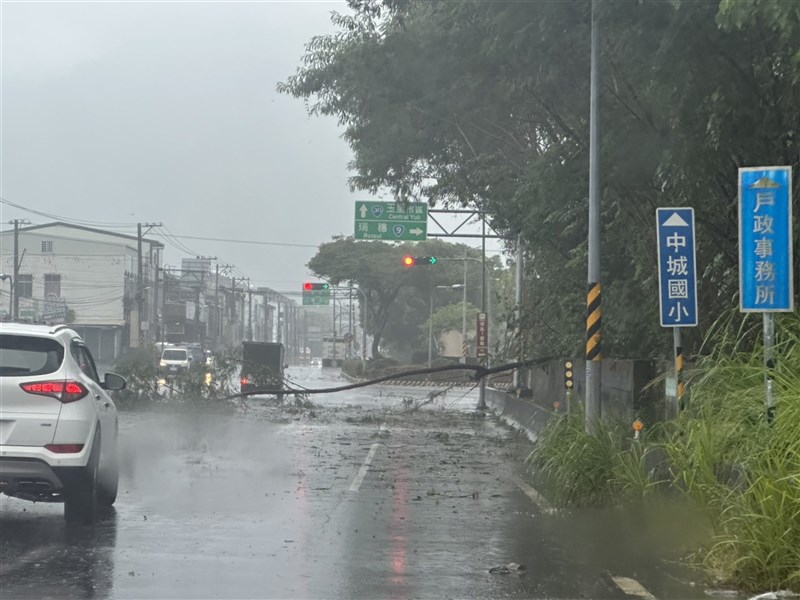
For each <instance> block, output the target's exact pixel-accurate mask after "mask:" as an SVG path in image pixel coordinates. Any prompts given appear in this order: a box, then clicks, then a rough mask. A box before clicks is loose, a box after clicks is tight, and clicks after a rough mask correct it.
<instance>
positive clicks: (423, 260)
mask: <svg viewBox="0 0 800 600" xmlns="http://www.w3.org/2000/svg"><path fill="white" fill-rule="evenodd" d="M438 262H439V259H438V258H436V257H435V256H404V257H403V265H404V266H406V267H414V266H417V265H419V266H421V267H423V266H428V265H435V264H436V263H438Z"/></svg>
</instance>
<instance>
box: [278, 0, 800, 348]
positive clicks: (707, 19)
mask: <svg viewBox="0 0 800 600" xmlns="http://www.w3.org/2000/svg"><path fill="white" fill-rule="evenodd" d="M349 7H350V14H347V15H340V14H334V23H335V24H336V25H337V27H338V31H337V32H336V33H334V34H331V35H325V36H318V37H315V38H313V39H312V40H311V41H310V42H309V44H308V46H307V50H306V55H305V57H304V59H303V64H302V65H301V66H300V68H299V69H298V71H297V73H296V74H295V75H293V76H291V77H289V78H288V79H287V81H286V82H284V83H282V84H280V86H279V88H280V89H281V90H283V91H285V92H287V93H289V94H292V95H294V96H296V97H298V98H303V99H304V100H306V101H307V102H308V107H309V110H310V112H311V113H312V114H320V115H331V116H334V117H335V118H337V119H338V121H339V122H340V124H341V125H342V126H343V127H344V138H345V139H346V140H347V141H348V143H349V144H350V146H351V148H352V150H353V160H352V163H351V168H352V172H353V174H352V178H351V185H352V186H353V187H354V188H356V189H361V190H367V191H372V192H376V191H378V190H382V189H389V190H391V192H392V193H393V194H394V196H395V197H396V198H397V199H398V200H401V201H406V200H411V199H413V200H424V201H428V202H430V203H431V204H433V205H449V204H454V205H469V206H480V207H483V208H484V209H485V210H486V211H487V213H488V215H489V217H490V219H491V223H492V226H493V227H494V228H495V229H496V230H498V231H500V232H502V233H504V234H507V235H508V236H509V238H514V237H516V235H517V234H521V236H522V237H523V239H524V241H525V244H526V248H527V255H528V258H529V259H531V260H529V264H530V265H531V266H530V267H529V268H528V269H527V273H526V275H527V277H526V280H527V281H528V284H527V289H526V298H527V300H526V304H525V310H524V314H525V318H526V325H527V326H526V327H525V331H526V336H525V337H526V340H525V341H526V345H527V348H528V351H529V352H530V353H533V354H545V355H551V354H554V353H558V352H562V353H565V354H579V353H582V347H583V338H584V336H583V328H584V324H583V315H584V292H585V281H586V231H587V212H588V211H587V202H588V140H589V135H588V127H589V101H588V98H589V76H588V75H589V38H590V36H589V31H590V23H591V21H590V19H591V3H590V2H589V1H588V0H576V1H571V2H570V1H564V2H427V1H421V0H403V1H400V0H394V1H391V2H389V1H383V2H381V1H380V0H351V1H350V2H349ZM595 7H596V11H597V17H598V19H599V24H600V46H601V57H600V77H601V91H600V97H601V100H600V106H601V122H600V123H601V125H600V127H601V159H600V164H601V181H602V222H603V233H602V245H603V247H602V265H603V274H602V280H603V282H604V290H605V291H604V312H605V318H604V324H605V326H604V338H605V342H604V347H605V353H606V354H614V355H617V356H633V355H635V356H653V355H659V354H661V355H664V354H665V353H666V348H668V347H669V338H668V337H667V336H664V335H661V333H660V328H659V327H658V317H657V311H658V301H657V287H656V286H657V281H656V277H655V272H656V245H655V227H654V225H655V223H654V212H655V208H656V207H657V206H683V205H688V206H694V207H695V210H696V216H697V224H698V269H699V273H700V275H701V278H702V279H701V284H700V288H699V293H700V313H701V325H704V326H707V325H708V324H709V323H710V322H711V321H713V320H715V319H716V318H717V316H718V315H719V314H721V313H722V312H724V311H726V310H727V309H730V308H732V307H734V306H736V305H737V294H738V283H737V278H738V270H737V260H738V249H737V212H736V211H737V201H736V198H737V187H736V170H737V168H738V167H743V166H757V165H790V166H793V167H794V171H793V172H794V182H793V190H794V198H793V203H794V208H795V211H796V212H795V214H798V213H797V211H798V196H799V195H800V168H798V167H799V166H800V165H798V162H799V159H798V154H799V152H798V150H799V149H800V141H799V140H798V135H799V132H800V45H798V43H797V40H798V39H800V8H798V5H797V4H796V3H792V2H783V1H781V0H751V1H747V2H745V1H738V0H722V1H721V2H686V1H680V0H676V1H673V2H660V1H647V0H646V1H643V2H637V3H629V2H597V3H596V4H595ZM795 237H797V236H795ZM795 253H796V255H800V245H796V248H795ZM797 260H798V262H799V263H800V256H797ZM798 289H800V286H798ZM703 329H704V327H701V328H700V330H701V332H702V330H703ZM699 337H700V336H699V335H697V336H696V337H694V338H693V337H692V336H689V339H688V340H686V341H687V344H688V345H691V344H694V346H695V347H697V343H698V340H699Z"/></svg>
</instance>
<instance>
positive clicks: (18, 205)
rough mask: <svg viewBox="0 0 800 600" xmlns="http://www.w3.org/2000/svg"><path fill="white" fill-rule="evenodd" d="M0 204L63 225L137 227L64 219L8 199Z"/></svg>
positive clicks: (134, 224) (4, 199)
mask: <svg viewBox="0 0 800 600" xmlns="http://www.w3.org/2000/svg"><path fill="white" fill-rule="evenodd" d="M0 202H2V203H3V204H6V205H8V206H12V207H14V208H18V209H19V210H23V211H25V212H29V213H32V214H34V215H39V216H40V217H46V218H48V219H55V220H56V221H62V222H63V223H70V224H73V225H83V226H85V227H114V228H121V229H131V228H134V227H136V225H137V224H136V223H120V222H110V223H109V222H103V221H88V220H85V219H76V218H74V217H72V218H70V217H63V216H60V215H55V214H52V213H46V212H44V211H41V210H35V209H33V208H28V207H27V206H23V205H22V204H17V203H16V202H12V201H11V200H8V199H7V198H2V197H0Z"/></svg>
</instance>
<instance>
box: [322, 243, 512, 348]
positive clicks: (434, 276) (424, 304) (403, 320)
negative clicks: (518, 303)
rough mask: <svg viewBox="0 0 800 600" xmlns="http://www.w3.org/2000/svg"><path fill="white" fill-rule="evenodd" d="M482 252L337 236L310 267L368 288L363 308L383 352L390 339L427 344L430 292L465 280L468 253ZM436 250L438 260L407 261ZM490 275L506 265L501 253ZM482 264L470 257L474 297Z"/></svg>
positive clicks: (404, 344)
mask: <svg viewBox="0 0 800 600" xmlns="http://www.w3.org/2000/svg"><path fill="white" fill-rule="evenodd" d="M465 252H466V253H467V255H468V256H469V257H471V258H477V257H478V256H479V252H478V251H477V250H475V249H474V248H469V247H467V246H464V245H463V244H450V243H447V242H444V241H441V240H435V239H432V240H428V241H425V242H415V243H413V244H411V243H408V244H390V243H387V242H382V241H357V240H354V239H353V238H352V237H337V238H334V239H333V240H332V241H331V242H326V243H324V244H322V245H320V247H319V251H318V252H317V254H316V255H314V257H313V258H312V259H311V260H310V261H309V262H308V268H309V269H310V270H311V271H312V272H313V273H314V274H316V275H317V276H319V277H321V278H323V279H326V280H327V281H330V282H331V283H332V284H334V285H337V284H344V283H347V282H352V283H353V285H356V286H358V287H359V288H360V289H361V291H362V292H363V293H364V294H366V296H367V298H368V304H369V312H368V314H367V315H366V317H365V315H364V314H363V308H362V313H361V315H360V316H361V322H362V324H365V326H366V330H367V332H368V333H369V334H370V335H372V336H373V340H372V355H373V356H375V357H378V356H380V348H381V346H382V343H383V342H384V341H385V342H386V343H388V344H389V345H390V346H392V347H393V348H395V349H396V350H398V351H399V352H403V353H407V352H411V351H413V350H414V349H419V348H422V347H423V346H424V347H427V345H426V344H427V337H425V338H424V344H423V343H422V342H423V337H422V336H421V335H420V331H419V326H420V324H422V323H424V322H426V320H427V318H428V313H429V308H430V307H429V302H430V292H431V289H433V287H434V286H437V285H453V284H455V283H460V282H461V281H462V280H463V273H464V263H463V261H462V260H460V259H461V258H462V257H463V256H464V253H465ZM406 255H412V256H436V257H437V258H439V259H440V260H439V262H438V263H437V264H436V265H434V266H416V267H413V268H408V267H406V266H404V265H403V261H402V259H403V257H404V256H406ZM487 265H488V266H489V269H490V276H492V277H494V273H495V272H499V271H500V270H501V269H502V266H501V264H500V261H499V259H498V258H497V257H493V258H489V259H488V260H487ZM480 280H481V266H480V264H478V263H477V262H475V261H472V260H470V261H468V262H467V293H468V299H469V300H470V301H472V302H477V303H480V293H481V292H480V286H479V285H477V282H479V281H480Z"/></svg>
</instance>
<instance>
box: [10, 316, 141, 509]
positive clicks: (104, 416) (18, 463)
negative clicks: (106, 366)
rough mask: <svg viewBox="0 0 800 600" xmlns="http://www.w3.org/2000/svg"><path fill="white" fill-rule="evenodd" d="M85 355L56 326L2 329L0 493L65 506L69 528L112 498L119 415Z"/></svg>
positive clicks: (110, 382) (119, 383) (112, 386)
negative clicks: (61, 503)
mask: <svg viewBox="0 0 800 600" xmlns="http://www.w3.org/2000/svg"><path fill="white" fill-rule="evenodd" d="M124 387H125V380H124V379H123V378H122V377H120V376H119V375H115V374H114V373H106V375H105V378H104V379H103V381H100V378H99V377H98V375H97V369H96V367H95V364H94V360H93V359H92V355H91V354H90V352H89V349H88V348H87V347H86V345H85V344H84V342H83V340H82V339H81V338H80V337H79V336H78V334H77V333H75V332H74V331H73V330H72V329H70V328H69V327H67V326H64V325H59V326H55V327H49V326H44V325H26V324H20V323H0V491H2V492H3V493H4V494H7V495H8V496H14V497H17V498H23V499H25V500H32V501H34V502H64V518H65V519H66V520H67V521H69V522H82V523H91V522H92V521H93V520H94V516H95V511H96V508H97V506H98V505H99V506H111V505H112V504H113V503H114V501H115V500H116V497H117V482H118V479H119V475H118V471H117V434H118V422H117V409H116V407H115V406H114V402H113V401H112V400H111V398H110V397H109V395H108V393H107V390H121V389H123V388H124Z"/></svg>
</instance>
